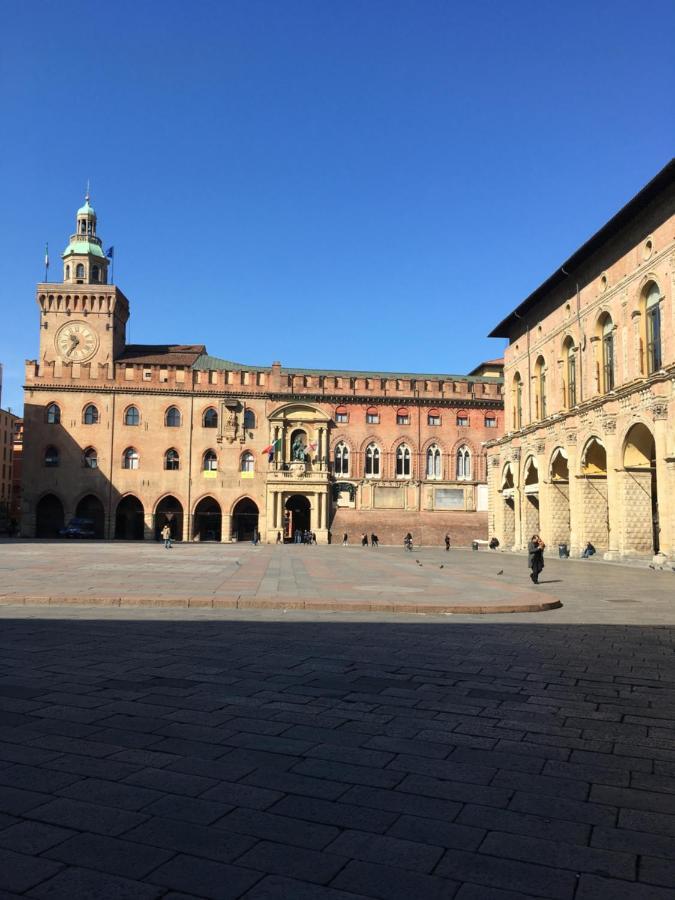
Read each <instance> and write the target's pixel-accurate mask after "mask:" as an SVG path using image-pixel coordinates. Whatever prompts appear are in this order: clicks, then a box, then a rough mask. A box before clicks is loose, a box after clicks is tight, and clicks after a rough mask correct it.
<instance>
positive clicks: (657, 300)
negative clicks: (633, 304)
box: [645, 282, 662, 375]
mask: <svg viewBox="0 0 675 900" xmlns="http://www.w3.org/2000/svg"><path fill="white" fill-rule="evenodd" d="M645 314H646V323H645V324H646V331H647V374H648V375H651V374H652V373H653V372H658V371H659V369H660V368H661V365H662V357H661V291H660V290H659V286H658V285H657V284H654V282H652V283H651V285H650V287H649V290H648V291H647V293H646V295H645Z"/></svg>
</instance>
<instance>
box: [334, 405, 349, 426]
mask: <svg viewBox="0 0 675 900" xmlns="http://www.w3.org/2000/svg"><path fill="white" fill-rule="evenodd" d="M347 422H349V413H348V412H347V407H346V406H338V408H337V409H336V410H335V423H336V424H337V425H346V424H347Z"/></svg>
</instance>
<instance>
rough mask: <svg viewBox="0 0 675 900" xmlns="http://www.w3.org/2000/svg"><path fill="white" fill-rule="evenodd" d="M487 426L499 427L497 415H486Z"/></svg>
mask: <svg viewBox="0 0 675 900" xmlns="http://www.w3.org/2000/svg"><path fill="white" fill-rule="evenodd" d="M485 427H486V428H496V427H497V416H491V415H487V416H485Z"/></svg>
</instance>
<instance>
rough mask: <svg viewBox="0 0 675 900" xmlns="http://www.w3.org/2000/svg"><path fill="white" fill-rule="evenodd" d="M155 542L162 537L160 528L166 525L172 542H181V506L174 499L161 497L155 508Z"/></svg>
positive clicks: (178, 501)
mask: <svg viewBox="0 0 675 900" xmlns="http://www.w3.org/2000/svg"><path fill="white" fill-rule="evenodd" d="M154 519H155V540H157V541H158V540H159V539H160V537H161V536H162V528H164V526H165V525H168V526H169V528H170V529H171V537H172V538H173V539H174V541H182V540H183V504H182V503H181V502H180V500H177V499H176V497H172V496H171V495H169V496H168V497H163V498H162V499H161V500H160V501H159V503H158V504H157V506H156V508H155V516H154Z"/></svg>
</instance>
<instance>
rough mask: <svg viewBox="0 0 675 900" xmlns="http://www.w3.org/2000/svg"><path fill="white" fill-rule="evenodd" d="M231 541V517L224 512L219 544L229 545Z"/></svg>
mask: <svg viewBox="0 0 675 900" xmlns="http://www.w3.org/2000/svg"><path fill="white" fill-rule="evenodd" d="M231 541H232V516H231V515H230V514H229V513H226V512H224V513H223V518H222V525H221V529H220V542H221V544H229V543H231Z"/></svg>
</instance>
